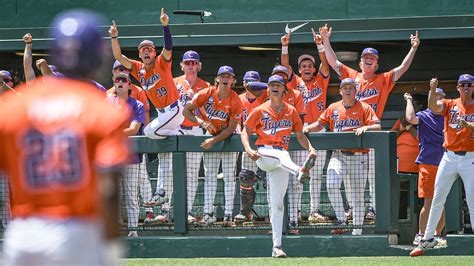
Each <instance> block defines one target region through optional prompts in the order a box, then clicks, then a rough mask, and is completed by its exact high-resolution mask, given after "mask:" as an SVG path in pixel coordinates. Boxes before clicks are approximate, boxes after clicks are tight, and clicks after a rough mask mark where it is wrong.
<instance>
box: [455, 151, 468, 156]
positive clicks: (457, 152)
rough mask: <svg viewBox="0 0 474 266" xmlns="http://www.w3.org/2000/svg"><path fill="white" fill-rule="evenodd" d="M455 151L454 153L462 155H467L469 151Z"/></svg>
mask: <svg viewBox="0 0 474 266" xmlns="http://www.w3.org/2000/svg"><path fill="white" fill-rule="evenodd" d="M453 152H454V154H456V155H461V156H465V155H466V153H467V151H453Z"/></svg>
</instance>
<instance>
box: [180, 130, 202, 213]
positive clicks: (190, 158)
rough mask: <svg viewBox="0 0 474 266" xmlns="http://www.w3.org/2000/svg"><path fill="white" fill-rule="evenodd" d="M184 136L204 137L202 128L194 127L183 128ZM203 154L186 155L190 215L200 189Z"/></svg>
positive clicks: (190, 153)
mask: <svg viewBox="0 0 474 266" xmlns="http://www.w3.org/2000/svg"><path fill="white" fill-rule="evenodd" d="M181 131H182V132H183V135H189V136H204V133H203V131H202V128H200V127H199V126H194V127H192V128H183V127H182V128H181ZM202 156H203V153H202V152H187V153H186V178H187V185H188V192H187V193H188V196H187V200H188V213H192V210H193V204H194V199H195V198H196V191H197V187H198V177H199V168H200V167H201V160H202Z"/></svg>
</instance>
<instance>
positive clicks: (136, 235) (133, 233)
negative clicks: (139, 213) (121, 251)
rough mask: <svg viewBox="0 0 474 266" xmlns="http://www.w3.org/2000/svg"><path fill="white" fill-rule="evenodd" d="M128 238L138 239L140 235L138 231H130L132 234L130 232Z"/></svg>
mask: <svg viewBox="0 0 474 266" xmlns="http://www.w3.org/2000/svg"><path fill="white" fill-rule="evenodd" d="M127 237H138V233H137V231H130V232H128V236H127Z"/></svg>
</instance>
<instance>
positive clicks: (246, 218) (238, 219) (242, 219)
mask: <svg viewBox="0 0 474 266" xmlns="http://www.w3.org/2000/svg"><path fill="white" fill-rule="evenodd" d="M252 219H253V215H252V213H250V214H249V215H248V216H247V215H243V214H242V213H239V214H237V215H236V216H235V217H234V222H236V223H243V222H248V221H252Z"/></svg>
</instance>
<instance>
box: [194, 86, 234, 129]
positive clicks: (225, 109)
mask: <svg viewBox="0 0 474 266" xmlns="http://www.w3.org/2000/svg"><path fill="white" fill-rule="evenodd" d="M217 92H218V88H217V87H215V86H212V87H209V88H206V89H204V90H201V91H200V92H198V93H196V94H195V95H194V97H193V99H192V101H191V104H194V105H195V106H196V107H198V108H201V107H202V108H203V111H204V113H203V115H204V120H206V121H209V122H211V123H212V124H213V125H214V126H215V127H216V129H217V132H216V134H219V133H220V132H221V131H222V130H224V129H225V128H227V127H228V126H229V122H230V121H231V120H232V121H234V122H237V123H240V120H241V118H240V116H241V114H242V102H241V101H240V98H239V95H237V93H236V92H235V91H233V90H230V95H229V97H227V98H226V99H223V100H219V96H218V95H217Z"/></svg>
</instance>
